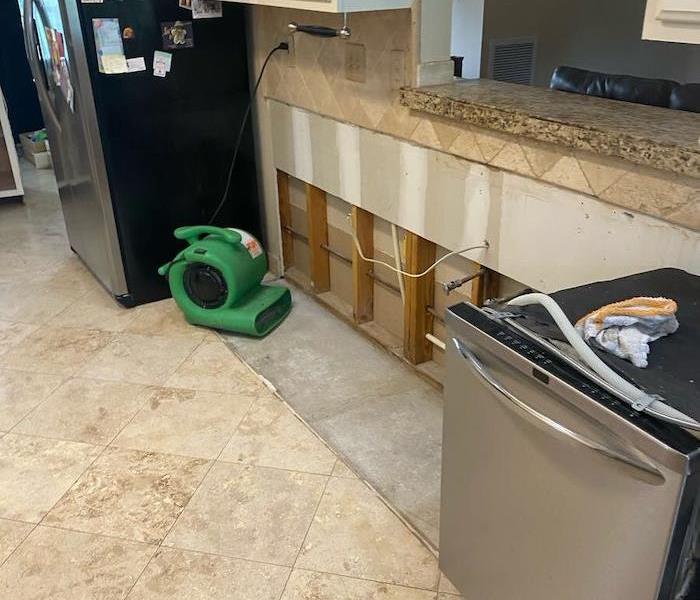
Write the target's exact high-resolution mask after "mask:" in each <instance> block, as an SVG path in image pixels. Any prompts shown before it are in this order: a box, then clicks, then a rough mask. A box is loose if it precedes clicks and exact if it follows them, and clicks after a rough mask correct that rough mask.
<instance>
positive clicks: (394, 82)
mask: <svg viewBox="0 0 700 600" xmlns="http://www.w3.org/2000/svg"><path fill="white" fill-rule="evenodd" d="M405 85H406V52H405V51H404V50H392V51H391V89H392V90H400V89H401V88H402V87H404V86H405Z"/></svg>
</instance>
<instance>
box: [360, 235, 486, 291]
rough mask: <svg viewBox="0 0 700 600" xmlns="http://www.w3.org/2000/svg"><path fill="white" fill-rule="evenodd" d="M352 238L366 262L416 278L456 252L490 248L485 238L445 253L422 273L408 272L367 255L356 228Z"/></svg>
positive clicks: (423, 275)
mask: <svg viewBox="0 0 700 600" xmlns="http://www.w3.org/2000/svg"><path fill="white" fill-rule="evenodd" d="M352 239H353V241H354V242H355V248H357V253H358V254H359V255H360V258H361V259H362V260H364V261H365V262H368V263H373V264H375V265H382V266H384V267H386V268H387V269H390V270H391V271H393V272H394V273H398V274H400V275H403V276H404V277H411V278H414V279H420V278H421V277H425V276H426V275H427V274H428V273H430V271H432V270H433V269H434V268H435V267H437V266H438V265H439V264H440V263H441V262H443V261H445V260H447V259H448V258H450V257H451V256H455V255H456V254H463V253H464V252H469V251H471V250H478V249H479V248H485V249H488V248H489V243H488V241H486V240H484V242H483V243H481V244H479V245H478V246H469V248H465V249H464V250H455V251H454V252H450V253H448V254H445V256H443V257H441V258H439V259H438V260H436V261H435V262H434V263H433V264H432V265H430V266H429V267H428V268H427V269H426V270H425V271H423V272H422V273H408V272H406V271H404V270H402V269H399V268H397V267H395V266H394V265H391V264H389V263H388V262H384V261H383V260H376V259H374V258H368V257H366V256H365V254H364V252H363V251H362V246H360V240H358V239H357V236H356V235H355V231H354V230H353V232H352Z"/></svg>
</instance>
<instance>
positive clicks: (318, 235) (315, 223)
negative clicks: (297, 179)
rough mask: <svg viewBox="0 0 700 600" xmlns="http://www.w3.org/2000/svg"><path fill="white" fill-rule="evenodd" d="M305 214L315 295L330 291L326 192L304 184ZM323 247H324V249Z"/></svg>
mask: <svg viewBox="0 0 700 600" xmlns="http://www.w3.org/2000/svg"><path fill="white" fill-rule="evenodd" d="M306 212H307V216H308V219H309V251H310V253H311V258H310V262H311V264H310V265H309V267H310V269H309V270H310V274H311V285H312V287H313V289H314V291H315V292H316V293H322V292H327V291H329V290H330V289H331V265H330V254H329V252H328V250H326V248H325V247H328V213H327V207H326V192H324V191H323V190H321V189H319V188H317V187H315V186H313V185H310V184H306ZM324 246H325V247H324Z"/></svg>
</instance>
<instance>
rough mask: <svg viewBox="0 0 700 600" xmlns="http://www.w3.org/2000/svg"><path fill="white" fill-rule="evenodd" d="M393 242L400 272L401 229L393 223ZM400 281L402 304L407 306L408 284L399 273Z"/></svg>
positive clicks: (395, 258) (395, 259)
mask: <svg viewBox="0 0 700 600" xmlns="http://www.w3.org/2000/svg"><path fill="white" fill-rule="evenodd" d="M391 241H392V243H393V244H394V264H395V265H396V269H397V271H400V270H401V269H402V267H403V264H402V263H401V246H400V244H399V228H398V227H396V225H394V224H393V223H392V224H391ZM397 275H398V277H397V279H398V280H399V290H401V302H403V304H406V283H405V282H404V280H403V276H402V275H401V273H397Z"/></svg>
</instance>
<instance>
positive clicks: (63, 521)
mask: <svg viewBox="0 0 700 600" xmlns="http://www.w3.org/2000/svg"><path fill="white" fill-rule="evenodd" d="M209 464H210V463H209V462H207V461H205V460H201V459H195V458H184V457H180V456H169V455H166V454H153V453H146V452H137V451H134V450H121V449H119V448H107V450H105V453H104V454H103V455H102V456H101V457H100V458H99V459H98V460H97V461H95V463H94V464H93V465H92V466H91V467H90V469H88V470H87V471H86V472H85V474H83V476H82V477H81V478H80V479H79V480H78V481H77V482H76V484H75V485H74V486H73V487H72V488H71V489H70V491H69V492H68V493H67V494H66V495H65V496H64V497H63V498H62V499H61V501H60V502H59V503H58V504H57V505H56V506H55V508H54V509H53V510H52V511H51V512H50V513H49V514H48V515H47V516H46V519H45V520H44V522H45V523H46V524H47V525H57V526H59V527H65V528H67V529H75V530H77V531H86V532H89V533H101V534H104V535H112V536H116V537H120V538H126V539H130V540H136V541H139V542H149V543H153V542H159V541H161V540H162V539H163V537H164V536H165V534H166V533H167V532H168V530H169V529H170V527H171V526H172V524H173V523H174V522H175V519H177V516H178V515H179V514H180V512H181V511H182V509H183V507H184V506H185V505H186V504H187V501H188V500H189V499H190V497H191V496H192V494H193V493H194V490H195V489H196V487H197V485H198V484H199V483H200V481H201V480H202V478H203V477H204V474H205V473H206V472H207V469H208V468H209Z"/></svg>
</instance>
